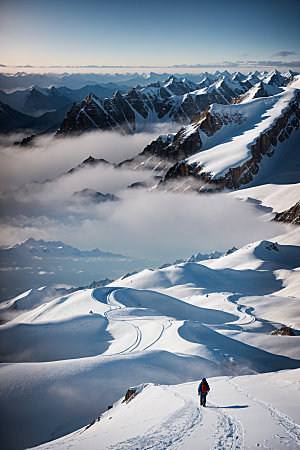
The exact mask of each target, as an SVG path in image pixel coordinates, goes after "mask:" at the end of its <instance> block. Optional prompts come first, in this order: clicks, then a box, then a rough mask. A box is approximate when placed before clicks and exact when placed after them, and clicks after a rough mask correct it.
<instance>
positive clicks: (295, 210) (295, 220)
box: [274, 201, 300, 225]
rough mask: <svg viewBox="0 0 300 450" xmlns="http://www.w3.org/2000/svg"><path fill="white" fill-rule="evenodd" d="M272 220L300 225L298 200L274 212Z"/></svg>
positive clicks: (299, 204)
mask: <svg viewBox="0 0 300 450" xmlns="http://www.w3.org/2000/svg"><path fill="white" fill-rule="evenodd" d="M274 220H277V221H278V222H289V223H292V224H293V225H300V201H299V202H297V203H296V204H295V205H294V206H292V207H291V208H290V209H287V210H286V211H283V212H281V213H278V214H276V216H275V218H274Z"/></svg>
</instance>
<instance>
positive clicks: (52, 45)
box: [0, 0, 300, 67]
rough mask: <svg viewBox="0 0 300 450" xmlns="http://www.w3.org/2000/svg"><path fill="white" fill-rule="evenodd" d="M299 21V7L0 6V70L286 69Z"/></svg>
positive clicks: (185, 3)
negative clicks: (265, 65) (270, 65)
mask: <svg viewBox="0 0 300 450" xmlns="http://www.w3.org/2000/svg"><path fill="white" fill-rule="evenodd" d="M299 18H300V1H299V0H285V1H269V0H260V1H257V0H252V1H251V2H250V1H242V0H239V1H235V0H231V1H230V0H227V1H222V0H213V1H209V0H205V1H202V0H198V1H191V0H181V1H177V0H173V1H169V0H167V1H163V0H161V1H157V0H153V1H150V0H148V1H136V0H128V1H126V0H124V1H120V0H111V1H109V0H107V1H102V0H100V1H92V0H85V1H80V2H77V1H76V0H73V1H69V0H60V1H57V0H0V39H1V42H2V45H1V51H0V63H1V64H4V65H7V66H14V65H27V64H29V65H33V66H35V65H45V66H51V65H59V66H66V65H74V66H84V65H99V66H102V65H105V66H143V65H148V66H153V67H157V66H159V67H165V66H172V65H182V64H187V65H197V64H203V65H224V61H225V65H228V66H230V64H233V63H235V62H236V61H254V62H256V61H261V62H264V61H268V62H274V63H275V62H278V63H285V62H286V63H287V65H288V62H291V61H293V62H295V61H299V60H300V33H299ZM3 43H5V45H3ZM238 64H241V63H238ZM299 65H300V64H299ZM294 67H295V66H294Z"/></svg>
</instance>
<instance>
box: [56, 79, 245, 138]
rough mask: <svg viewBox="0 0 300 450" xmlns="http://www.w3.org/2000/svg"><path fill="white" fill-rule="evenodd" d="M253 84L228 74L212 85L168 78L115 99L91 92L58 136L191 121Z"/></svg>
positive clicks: (129, 131)
mask: <svg viewBox="0 0 300 450" xmlns="http://www.w3.org/2000/svg"><path fill="white" fill-rule="evenodd" d="M208 83H210V85H209V86H208V87H206V86H205V85H206V84H208ZM247 83H248V84H247ZM251 87H252V84H251V83H250V82H247V81H246V80H244V81H243V82H242V81H239V80H238V79H237V80H235V81H234V82H233V81H231V80H230V79H229V78H228V77H226V76H224V77H222V78H220V80H218V81H217V82H215V83H213V84H211V81H205V80H203V82H202V83H201V84H199V85H197V84H195V83H193V82H191V81H189V80H178V79H177V78H175V77H169V78H168V79H167V80H166V81H165V82H164V83H161V82H157V83H152V84H150V85H148V86H146V87H144V88H141V87H137V88H132V89H131V90H130V91H129V92H127V93H126V94H123V95H122V94H121V93H120V92H119V91H117V92H116V93H115V94H114V96H113V97H112V98H105V99H100V98H98V97H96V96H95V95H93V94H90V95H88V96H87V97H86V98H85V100H83V101H82V102H81V103H77V104H76V103H74V104H73V106H72V108H71V110H70V111H69V112H68V114H67V116H66V117H65V119H64V120H63V122H62V124H61V127H60V129H59V130H58V132H57V135H68V134H70V133H82V132H84V131H88V130H97V129H99V130H115V131H119V132H121V133H124V134H129V133H135V132H136V131H138V130H139V129H143V126H145V124H147V123H148V125H149V124H151V123H155V122H159V121H163V122H170V121H173V122H177V123H180V124H188V123H190V122H191V120H192V119H193V118H194V117H195V115H196V114H198V115H200V114H201V113H202V112H203V111H205V109H206V108H207V107H208V106H209V105H210V104H212V103H219V104H229V103H230V102H231V100H232V99H234V98H236V97H237V96H238V95H241V94H243V93H245V92H246V91H247V90H248V89H250V88H251Z"/></svg>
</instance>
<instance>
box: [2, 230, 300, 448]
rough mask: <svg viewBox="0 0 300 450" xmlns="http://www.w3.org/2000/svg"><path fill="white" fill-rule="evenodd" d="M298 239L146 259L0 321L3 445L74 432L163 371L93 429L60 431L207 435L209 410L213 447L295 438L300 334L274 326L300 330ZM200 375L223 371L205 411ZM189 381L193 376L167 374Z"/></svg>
mask: <svg viewBox="0 0 300 450" xmlns="http://www.w3.org/2000/svg"><path fill="white" fill-rule="evenodd" d="M285 239H288V238H287V235H286V236H285ZM294 239H295V237H294V234H293V232H292V233H291V234H290V235H289V242H288V243H285V244H277V245H274V243H272V242H268V241H262V242H257V243H253V244H250V245H248V246H246V247H244V248H242V249H240V250H238V251H236V252H234V253H233V254H230V255H228V256H223V257H221V258H219V259H216V260H207V261H202V262H201V263H184V264H179V265H178V266H171V267H168V268H165V269H160V270H155V271H149V270H147V271H143V272H140V273H138V274H136V275H133V276H131V277H128V278H125V279H121V280H119V281H117V282H115V283H113V285H112V286H110V287H105V288H98V289H95V290H82V291H78V292H76V293H73V294H71V295H66V296H64V297H59V298H57V299H55V300H52V301H49V302H47V303H44V304H42V305H40V306H38V307H37V308H35V309H33V310H32V311H28V312H25V313H24V314H23V315H20V316H18V317H17V318H15V319H14V320H12V321H10V322H8V323H7V324H5V325H2V326H1V327H0V342H1V346H0V355H1V361H3V362H4V364H1V366H0V385H1V392H0V399H1V404H2V405H3V409H2V411H5V412H4V413H3V414H2V415H1V423H2V426H3V430H4V432H3V439H4V442H5V443H6V444H7V445H6V447H7V448H11V449H17V448H23V447H28V446H34V445H38V444H40V443H42V442H47V441H50V440H52V439H55V438H59V437H61V436H63V435H65V434H67V433H70V432H74V431H75V430H77V429H80V428H81V427H85V426H87V425H88V424H89V423H90V422H91V421H92V420H93V419H95V418H96V417H98V416H99V415H100V414H103V413H104V411H105V410H106V409H107V406H108V405H112V404H114V403H115V402H117V401H118V399H120V398H121V397H122V396H123V395H124V394H125V392H126V390H127V389H128V387H130V386H136V385H139V384H141V383H142V384H143V383H156V384H157V383H158V384H159V385H161V384H163V385H167V386H152V385H150V386H148V387H146V388H145V389H144V390H142V392H141V393H140V394H138V396H137V397H136V399H134V400H133V401H132V403H130V404H128V408H127V405H124V404H121V403H120V402H119V403H118V404H117V406H116V407H114V409H113V410H110V411H109V412H108V413H105V414H104V415H103V418H101V420H100V422H99V423H98V422H97V423H96V424H95V426H94V427H91V428H90V431H89V432H84V433H82V434H81V431H78V432H77V433H76V434H75V435H72V436H70V437H67V438H66V439H65V440H62V441H61V442H60V443H59V444H57V445H61V446H62V448H69V446H70V445H71V446H73V445H75V447H77V448H80V446H81V448H83V447H84V448H96V447H97V445H98V446H99V442H102V444H101V448H110V445H113V446H115V448H130V446H131V445H133V446H134V445H136V447H137V448H147V446H149V445H150V444H149V442H152V443H153V445H154V446H156V448H165V445H166V444H165V443H166V439H168V440H169V441H168V442H170V445H171V446H172V448H179V447H180V445H183V448H197V444H196V443H197V442H198V438H199V433H201V430H203V428H202V426H201V424H203V425H205V426H206V427H207V429H209V430H214V433H208V436H207V441H206V442H205V444H204V447H203V448H207V449H209V448H212V447H213V446H216V447H217V446H218V445H219V446H220V445H223V446H226V445H227V446H228V448H238V447H243V446H245V448H253V447H254V446H255V445H256V443H257V442H258V443H260V445H263V444H264V443H265V444H266V443H267V444H266V445H269V448H270V447H271V448H283V446H284V445H285V446H287V445H289V446H291V447H292V448H295V447H293V443H294V444H296V443H297V442H298V441H297V440H298V439H299V430H298V428H297V426H296V425H294V421H298V418H297V415H296V407H295V406H293V405H295V403H293V402H296V401H297V397H296V395H299V394H297V392H299V391H295V388H294V386H295V385H294V384H293V383H294V382H295V381H296V378H297V376H296V372H294V371H292V370H291V369H297V368H299V367H300V354H299V339H300V336H299V335H297V336H272V335H271V334H270V333H271V332H272V331H273V330H275V329H277V328H279V327H281V326H282V325H285V326H290V327H291V328H292V329H294V330H295V332H296V333H298V334H299V332H297V330H299V328H300V315H299V307H298V304H299V299H300V286H299V267H300V253H299V252H300V251H299V246H296V245H294V244H293V242H294V241H293V240H294ZM282 304H284V309H283V308H282ZM288 369H289V370H290V372H283V373H282V374H283V375H281V373H278V374H276V373H274V374H272V373H271V372H277V371H278V370H285V371H286V370H288ZM257 373H260V374H261V375H256V374H257ZM285 373H287V375H286V376H285V375H284V374H285ZM264 374H265V375H264ZM203 375H205V376H207V377H209V380H210V379H211V378H212V377H219V376H223V377H224V376H225V378H221V379H220V378H215V379H211V384H212V394H211V400H210V406H212V405H213V407H212V408H207V411H199V408H198V407H197V396H196V389H197V380H198V379H199V377H201V376H203ZM242 375H243V376H242ZM250 375H251V376H250ZM253 377H254V378H253ZM269 377H271V379H272V380H274V383H275V384H276V383H277V384H276V386H277V385H278V386H279V387H278V388H276V392H277V393H278V389H279V390H280V389H281V386H284V383H287V386H288V388H287V389H285V390H283V391H282V393H280V395H278V396H277V397H276V401H275V403H274V399H273V398H272V392H274V387H273V386H272V384H271V383H270V382H269V379H270V378H269ZM254 380H257V381H254ZM287 380H290V381H289V382H288V381H287ZM186 382H192V383H191V384H190V385H183V386H181V385H180V386H170V384H176V385H178V384H181V383H186ZM266 385H267V386H268V389H266V388H265V386H266ZM253 386H258V388H257V389H255V388H253ZM16 387H18V388H16ZM285 396H287V399H286V400H283V399H284V398H285ZM281 399H282V401H281ZM166 402H167V403H166ZM149 404H150V405H153V409H152V408H149V407H148V406H147V405H149ZM165 404H168V405H170V406H169V407H168V408H166V407H165V406H164V405H165ZM129 405H130V406H129ZM131 405H136V407H134V406H131ZM131 408H134V409H131ZM182 408H183V409H182ZM157 411H160V413H161V415H160V416H159V417H157ZM266 412H267V415H268V417H269V418H268V419H266V420H267V425H266V427H260V429H259V431H258V432H257V434H255V428H256V427H255V426H254V423H255V422H253V420H254V418H255V417H263V416H264V415H266ZM109 417H112V419H109ZM137 418H138V419H137ZM141 419H142V421H141ZM16 422H18V430H19V433H15V423H16ZM127 423H128V424H132V426H129V425H128V426H127V425H126V424H127ZM172 424H174V428H172V427H173V425H172ZM175 424H176V425H175ZM282 424H284V428H285V431H283V430H282ZM288 425H289V428H287V426H288ZM114 427H115V428H114ZM124 427H126V429H125V431H124ZM170 427H171V428H170ZM116 430H122V432H121V431H120V434H119V433H117V432H116ZM172 430H173V431H172ZM90 433H91V434H90ZM224 433H225V437H226V438H224ZM282 433H283V434H282ZM143 434H144V435H145V440H143V439H144V438H142V436H143ZM277 435H279V436H281V438H280V439H279V438H278V437H276V436H277ZM176 436H177V438H176ZM222 436H223V438H222ZM232 436H234V439H236V440H234V441H233V440H232ZM236 436H237V437H236ZM85 439H87V441H84V440H85ZM155 439H156V440H155ZM221 439H225V440H223V441H222V440H221ZM123 441H124V442H123ZM96 442H97V443H96ZM230 443H231V444H230ZM51 445H52V444H49V445H48V448H51ZM53 445H54V444H53ZM55 445H56V444H55ZM176 446H179V447H176ZM230 446H231V447H230ZM272 446H273V447H272ZM46 448H47V447H46ZM98 448H99V447H98ZM181 448H182V447H181Z"/></svg>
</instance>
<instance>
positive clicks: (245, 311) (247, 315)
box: [225, 294, 256, 325]
mask: <svg viewBox="0 0 300 450" xmlns="http://www.w3.org/2000/svg"><path fill="white" fill-rule="evenodd" d="M240 297H241V296H239V295H236V294H233V295H230V296H228V297H227V298H225V301H227V302H228V303H232V304H233V305H234V306H235V307H236V309H237V312H239V313H241V314H242V316H241V317H240V319H239V320H240V321H239V322H236V325H250V324H252V323H254V322H255V321H256V317H255V316H254V315H253V314H251V311H252V310H253V308H252V307H251V306H245V305H239V304H238V303H237V302H238V300H239V299H240Z"/></svg>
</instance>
